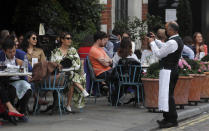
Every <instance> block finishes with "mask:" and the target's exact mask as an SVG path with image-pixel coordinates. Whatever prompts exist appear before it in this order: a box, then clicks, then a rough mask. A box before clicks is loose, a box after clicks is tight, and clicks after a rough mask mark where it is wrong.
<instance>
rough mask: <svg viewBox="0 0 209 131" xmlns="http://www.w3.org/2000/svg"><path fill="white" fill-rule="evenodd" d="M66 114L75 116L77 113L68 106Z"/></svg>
mask: <svg viewBox="0 0 209 131" xmlns="http://www.w3.org/2000/svg"><path fill="white" fill-rule="evenodd" d="M65 112H66V113H68V114H69V113H72V114H75V113H76V112H75V111H72V109H71V107H70V106H68V107H65Z"/></svg>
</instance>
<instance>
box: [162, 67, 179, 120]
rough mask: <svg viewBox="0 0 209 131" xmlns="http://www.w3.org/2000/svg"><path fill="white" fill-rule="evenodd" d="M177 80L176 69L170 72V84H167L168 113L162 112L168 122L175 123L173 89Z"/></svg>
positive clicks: (176, 116)
mask: <svg viewBox="0 0 209 131" xmlns="http://www.w3.org/2000/svg"><path fill="white" fill-rule="evenodd" d="M177 80H178V69H173V70H171V75H170V84H169V112H164V113H163V117H164V119H165V120H166V121H168V122H177V118H178V115H177V112H176V105H175V100H174V88H175V86H176V83H177Z"/></svg>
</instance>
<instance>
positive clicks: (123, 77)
mask: <svg viewBox="0 0 209 131" xmlns="http://www.w3.org/2000/svg"><path fill="white" fill-rule="evenodd" d="M115 71H116V75H117V77H118V80H119V82H123V83H126V84H128V83H132V84H134V83H136V84H137V83H141V75H142V68H141V65H140V63H137V62H135V63H133V62H131V64H128V63H125V64H123V63H120V62H119V64H118V65H117V66H116V67H115Z"/></svg>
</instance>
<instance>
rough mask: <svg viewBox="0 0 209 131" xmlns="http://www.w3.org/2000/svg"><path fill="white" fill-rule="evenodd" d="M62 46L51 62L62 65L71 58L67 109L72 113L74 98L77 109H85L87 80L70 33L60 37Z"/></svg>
mask: <svg viewBox="0 0 209 131" xmlns="http://www.w3.org/2000/svg"><path fill="white" fill-rule="evenodd" d="M60 38H61V39H60V40H61V46H60V47H59V48H56V49H54V50H53V51H52V54H51V61H52V62H56V63H60V62H61V61H62V60H63V58H69V59H70V60H71V61H72V66H71V67H70V68H68V70H69V74H70V75H69V84H68V85H69V86H68V87H69V91H68V100H67V105H66V109H67V111H69V112H71V111H72V110H71V101H72V98H73V101H74V104H75V106H76V107H77V108H83V107H84V104H85V102H84V97H86V96H88V95H89V94H88V92H87V91H86V90H85V82H86V80H85V78H84V74H83V68H82V64H81V61H80V58H79V55H78V53H77V51H76V49H75V48H73V47H71V43H72V38H71V35H70V34H69V33H68V32H62V33H61V35H60Z"/></svg>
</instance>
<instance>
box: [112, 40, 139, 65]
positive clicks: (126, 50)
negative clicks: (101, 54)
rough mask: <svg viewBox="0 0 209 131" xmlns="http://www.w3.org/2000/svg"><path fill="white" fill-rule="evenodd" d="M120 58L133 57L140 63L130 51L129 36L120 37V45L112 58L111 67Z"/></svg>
mask: <svg viewBox="0 0 209 131" xmlns="http://www.w3.org/2000/svg"><path fill="white" fill-rule="evenodd" d="M122 58H133V59H135V60H136V61H137V62H139V63H140V60H139V59H138V58H137V56H136V55H135V54H134V53H133V52H132V43H131V40H130V38H129V37H124V38H123V39H122V41H121V43H120V47H119V49H118V51H117V52H116V54H115V55H114V57H113V59H112V61H113V68H114V67H115V66H116V65H117V64H118V62H119V60H120V59H122Z"/></svg>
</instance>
